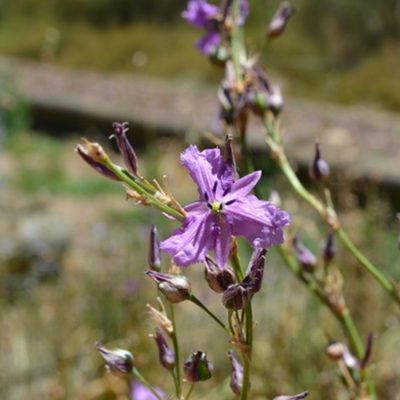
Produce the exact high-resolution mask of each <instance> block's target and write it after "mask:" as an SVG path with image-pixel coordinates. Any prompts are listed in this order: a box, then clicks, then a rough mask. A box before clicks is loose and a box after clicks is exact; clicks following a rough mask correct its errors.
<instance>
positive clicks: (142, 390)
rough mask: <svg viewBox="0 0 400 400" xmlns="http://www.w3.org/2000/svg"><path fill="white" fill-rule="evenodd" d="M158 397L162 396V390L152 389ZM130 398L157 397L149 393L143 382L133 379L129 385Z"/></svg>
mask: <svg viewBox="0 0 400 400" xmlns="http://www.w3.org/2000/svg"><path fill="white" fill-rule="evenodd" d="M154 390H155V391H156V392H157V394H158V395H159V396H160V397H164V392H163V391H162V390H161V389H159V388H155V389H154ZM131 399H132V400H157V397H156V396H154V394H153V393H151V390H150V389H148V388H147V387H146V386H145V385H143V383H141V382H139V381H133V382H132V386H131Z"/></svg>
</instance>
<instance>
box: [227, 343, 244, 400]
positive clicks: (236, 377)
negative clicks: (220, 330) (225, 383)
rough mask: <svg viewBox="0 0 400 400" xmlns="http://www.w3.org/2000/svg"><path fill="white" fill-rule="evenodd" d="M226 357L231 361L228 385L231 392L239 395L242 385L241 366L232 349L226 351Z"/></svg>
mask: <svg viewBox="0 0 400 400" xmlns="http://www.w3.org/2000/svg"><path fill="white" fill-rule="evenodd" d="M228 358H229V361H230V363H231V381H230V387H231V389H232V392H233V393H235V394H236V395H237V396H240V393H241V391H242V385H243V367H242V365H241V364H240V363H239V361H238V360H237V358H236V357H235V355H234V354H233V351H232V350H229V351H228Z"/></svg>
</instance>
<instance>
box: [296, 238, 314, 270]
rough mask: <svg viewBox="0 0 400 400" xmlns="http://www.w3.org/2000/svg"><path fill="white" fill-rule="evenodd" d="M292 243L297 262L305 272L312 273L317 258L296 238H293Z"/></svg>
mask: <svg viewBox="0 0 400 400" xmlns="http://www.w3.org/2000/svg"><path fill="white" fill-rule="evenodd" d="M292 243H293V248H294V251H295V256H296V259H297V262H298V263H299V264H300V265H301V266H302V268H303V269H304V270H305V271H307V272H313V271H314V268H315V267H316V265H317V258H316V257H315V255H314V254H313V253H312V252H311V251H310V250H309V249H307V247H306V246H304V244H303V243H302V242H301V241H300V239H299V238H298V237H294V238H293V241H292Z"/></svg>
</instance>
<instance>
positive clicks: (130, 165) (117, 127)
mask: <svg viewBox="0 0 400 400" xmlns="http://www.w3.org/2000/svg"><path fill="white" fill-rule="evenodd" d="M112 127H113V134H112V135H111V136H110V138H111V137H115V140H116V142H117V146H118V149H119V151H120V153H121V155H122V159H123V160H124V164H125V166H126V168H127V170H128V171H129V172H130V173H132V174H133V175H137V173H138V159H137V156H136V153H135V151H134V150H133V147H132V146H131V144H130V143H129V140H128V137H127V136H126V132H128V130H129V128H128V123H127V122H122V123H121V122H114V123H113V125H112Z"/></svg>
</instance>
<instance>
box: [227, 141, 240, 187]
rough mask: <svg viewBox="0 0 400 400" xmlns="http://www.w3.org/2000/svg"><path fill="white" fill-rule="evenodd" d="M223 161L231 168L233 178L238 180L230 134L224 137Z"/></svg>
mask: <svg viewBox="0 0 400 400" xmlns="http://www.w3.org/2000/svg"><path fill="white" fill-rule="evenodd" d="M224 160H225V162H226V163H227V164H228V165H229V166H230V167H231V168H232V171H233V176H234V178H235V179H238V178H239V174H238V172H237V166H236V159H235V150H234V148H233V136H232V135H231V134H228V135H226V136H225V151H224Z"/></svg>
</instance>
